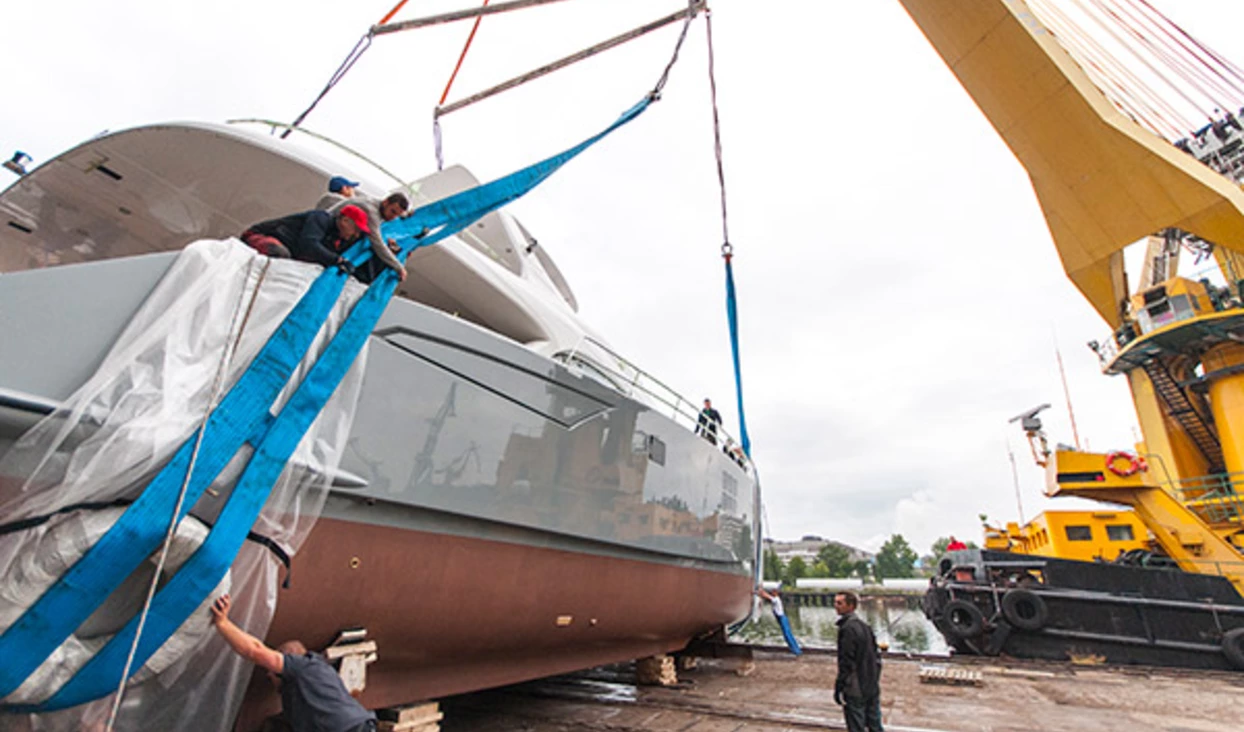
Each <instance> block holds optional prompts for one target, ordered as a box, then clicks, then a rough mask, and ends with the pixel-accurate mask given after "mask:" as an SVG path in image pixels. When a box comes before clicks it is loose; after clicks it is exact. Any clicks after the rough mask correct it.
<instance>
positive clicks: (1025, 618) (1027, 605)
mask: <svg viewBox="0 0 1244 732" xmlns="http://www.w3.org/2000/svg"><path fill="white" fill-rule="evenodd" d="M1002 615H1003V617H1005V618H1006V620H1007V622H1008V623H1010V624H1011V625H1013V626H1015V627H1016V628H1019V629H1020V630H1041V629H1042V628H1044V627H1045V624H1046V623H1047V622H1049V619H1050V609H1049V607H1048V606H1047V605H1046V604H1045V600H1044V599H1042V598H1041V596H1040V595H1038V594H1037V593H1035V592H1033V591H1032V590H1025V589H1023V588H1016V589H1013V590H1007V592H1006V594H1005V595H1003V596H1002Z"/></svg>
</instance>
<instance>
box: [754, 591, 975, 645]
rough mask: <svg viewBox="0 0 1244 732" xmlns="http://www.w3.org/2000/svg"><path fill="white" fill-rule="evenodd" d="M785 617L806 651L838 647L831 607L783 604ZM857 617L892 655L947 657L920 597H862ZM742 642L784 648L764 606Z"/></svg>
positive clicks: (943, 642) (777, 629) (775, 622)
mask: <svg viewBox="0 0 1244 732" xmlns="http://www.w3.org/2000/svg"><path fill="white" fill-rule="evenodd" d="M784 605H785V609H786V617H787V618H788V619H789V620H790V624H791V630H792V631H793V632H794V634H795V637H796V638H797V639H799V642H800V644H802V645H804V646H805V647H809V648H816V647H818V646H819V647H826V646H835V645H837V643H838V626H837V625H836V622H837V620H838V613H836V612H835V611H834V609H833V608H832V607H818V606H806V605H800V604H798V603H795V602H791V601H790V600H786V601H785V603H784ZM858 613H859V615H860V617H861V618H863V619H864V621H865V622H867V623H868V625H869V626H870V627H872V629H873V633H875V634H876V636H877V642H878V643H888V644H889V647H890V650H891V651H906V652H910V653H933V654H949V653H950V647H949V646H947V645H946V642H945V640H944V639H943V638H942V636H941V634H940V633H938V631H937V628H936V627H935V626H934V625H933V623H931V622H930V621H929V620H928V619H927V618H925V617H924V612H923V611H922V609H921V606H920V598H919V597H862V598H860V607H859V610H858ZM739 636H740V637H741V638H743V639H744V640H747V641H751V642H754V643H763V644H767V645H783V644H784V643H785V641H784V640H783V638H782V631H781V628H780V627H779V626H778V624H777V619H776V618H775V617H773V610H772V608H770V606H769V605H768V604H767V603H766V604H765V606H764V609H763V612H762V614H761V616H760V617H759V618H758V619H757V621H756V622H755V623H749V624H748V625H746V626H744V627H743V628H742V629H741V630H740V631H739Z"/></svg>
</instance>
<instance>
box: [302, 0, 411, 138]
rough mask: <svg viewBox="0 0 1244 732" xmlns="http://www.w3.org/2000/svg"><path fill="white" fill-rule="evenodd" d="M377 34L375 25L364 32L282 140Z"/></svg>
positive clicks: (363, 51) (341, 77)
mask: <svg viewBox="0 0 1244 732" xmlns="http://www.w3.org/2000/svg"><path fill="white" fill-rule="evenodd" d="M398 7H401V4H400V3H399V4H398ZM392 12H397V8H394V9H393V11H392ZM375 35H376V29H375V28H374V27H373V28H370V29H369V30H368V31H367V32H366V33H364V34H363V37H362V38H360V39H359V41H358V43H356V44H354V48H353V49H351V50H350V53H349V54H348V55H347V56H346V59H345V60H344V61H342V62H341V65H340V66H338V67H337V70H336V71H334V72H333V75H332V76H331V77H330V78H329V80H328V83H327V84H325V85H324V88H323V89H322V90H321V91H320V93H319V95H318V96H316V98H315V99H314V100H313V101H312V102H311V106H309V107H307V108H306V109H304V110H303V111H302V114H300V115H298V116H297V117H296V118H294V121H293V122H292V123H290V126H289V127H288V128H286V130H285V131H284V132H282V133H281V139H282V140H284V139H285V138H287V137H289V134H290V133H291V132H293V131H294V128H295V127H297V126H298V125H300V124H302V121H303V120H304V119H306V118H307V115H308V114H311V110H313V109H315V106H316V105H317V104H319V103H320V100H321V99H323V98H324V97H326V96H328V93H329V92H330V91H332V90H333V87H335V86H337V84H338V83H339V82H340V81H341V80H342V79H343V78H344V77H345V75H346V73H347V72H348V71H349V70H350V69H352V68H354V64H355V63H357V62H358V60H359V59H360V58H361V57H362V56H363V54H364V53H366V52H367V49H369V48H371V41H372V38H374V37H375Z"/></svg>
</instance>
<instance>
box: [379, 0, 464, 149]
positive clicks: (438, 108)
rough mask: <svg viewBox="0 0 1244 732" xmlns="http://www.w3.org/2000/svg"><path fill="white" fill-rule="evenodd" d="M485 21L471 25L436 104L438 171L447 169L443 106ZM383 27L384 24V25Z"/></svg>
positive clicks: (434, 130) (434, 125)
mask: <svg viewBox="0 0 1244 732" xmlns="http://www.w3.org/2000/svg"><path fill="white" fill-rule="evenodd" d="M486 7H488V0H484V4H483V5H481V6H480V8H481V9H483V8H486ZM483 19H484V16H483V15H477V16H475V23H474V24H472V25H471V33H470V34H469V35H467V39H466V43H464V44H462V53H460V54H458V63H456V64H454V70H453V73H451V74H450V75H449V81H447V82H445V91H443V92H441V98H440V101H438V102H437V103H436V108H435V109H433V110H432V145H433V147H435V148H436V169H437V170H444V169H445V154H444V151H443V149H442V144H443V143H442V138H441V105H443V104H444V103H445V100H446V99H447V98H449V90H450V89H451V88H453V85H454V80H455V79H457V78H458V71H459V70H460V69H461V68H462V62H463V61H464V60H466V55H467V51H469V50H471V42H472V41H474V40H475V32H476V31H477V30H479V24H480V22H481V21H482V20H483ZM382 25H383V24H382Z"/></svg>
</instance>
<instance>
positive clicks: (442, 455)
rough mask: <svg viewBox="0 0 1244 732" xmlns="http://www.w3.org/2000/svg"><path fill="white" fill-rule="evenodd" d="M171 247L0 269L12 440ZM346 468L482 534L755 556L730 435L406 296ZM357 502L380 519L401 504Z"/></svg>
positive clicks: (5, 425)
mask: <svg viewBox="0 0 1244 732" xmlns="http://www.w3.org/2000/svg"><path fill="white" fill-rule="evenodd" d="M174 257H175V254H174V253H164V254H154V255H147V256H139V257H128V258H123V259H115V260H105V261H100V262H92V263H86V264H78V265H69V266H63V267H55V268H46V269H39V270H29V271H24V272H18V273H11V274H4V275H0V314H3V317H0V342H2V343H4V348H3V349H2V350H0V394H2V395H3V396H0V451H3V450H7V448H8V446H9V445H10V444H11V443H12V441H13V439H15V438H16V436H17V435H19V434H20V433H21V432H22V431H24V430H25V429H27V428H28V427H29V426H30V425H31V424H33V422H34V421H35V420H37V418H38V417H40V416H41V413H42V412H45V411H46V410H47V409H49V408H51V407H53V406H54V405H56V404H57V403H59V402H60V401H61V400H63V399H64V398H66V397H68V396H69V395H70V394H71V393H72V392H73V391H74V390H75V389H76V388H77V387H78V386H79V385H81V384H82V383H83V382H84V381H85V380H86V379H87V378H88V377H89V376H90V375H91V374H92V373H93V372H94V370H95V368H96V367H97V366H98V364H99V362H100V360H101V359H102V358H103V356H104V355H105V353H106V352H107V350H108V348H109V346H110V345H111V343H112V342H113V340H115V338H116V337H117V335H118V334H119V333H120V331H121V330H122V329H123V328H124V326H125V324H126V323H127V322H128V320H129V319H130V317H131V316H132V315H133V313H134V312H135V311H136V310H137V308H138V307H139V306H140V305H141V304H142V302H143V300H144V298H145V297H146V294H147V293H148V292H150V290H151V289H152V287H154V285H155V284H156V282H158V280H159V278H160V277H161V276H162V275H163V273H164V272H165V271H166V270H167V268H168V266H169V265H170V264H171V262H172V260H173V258H174ZM342 471H343V472H342V474H341V475H339V476H337V477H336V479H335V481H334V485H335V488H334V490H336V491H338V492H340V493H341V494H342V496H343V498H344V497H346V496H349V497H350V498H351V499H353V500H351V501H348V503H354V504H357V505H360V506H371V507H375V508H376V509H380V508H381V507H383V506H385V505H390V506H409V507H411V508H415V509H426V512H422V511H421V512H416V513H423V514H424V515H437V516H444V517H447V519H446V520H445V521H444V524H443V529H444V531H445V532H446V533H455V532H466V535H470V536H474V537H479V538H488V534H489V533H490V532H499V533H505V531H504V527H515V528H516V529H521V531H518V532H514V536H513V537H512V539H513V540H515V541H518V542H521V543H532V542H533V541H534V542H535V543H536V544H538V545H543V546H550V547H559V546H560V547H562V548H566V549H570V550H576V551H577V550H579V549H581V548H582V547H584V546H585V545H590V546H592V547H594V548H595V549H594V551H598V552H601V553H615V552H616V553H617V554H618V555H626V556H630V557H637V556H643V557H646V558H647V559H648V560H649V561H654V562H659V563H673V564H677V565H679V566H697V567H700V568H703V569H706V570H709V571H718V572H724V573H728V574H738V575H749V574H750V572H751V563H752V556H753V553H754V545H753V537H754V529H753V524H754V521H755V516H754V512H753V510H752V506H753V498H754V486H753V482H752V479H751V477H750V476H749V475H748V474H747V473H746V472H745V471H744V470H743V469H741V468H740V467H739V466H738V465H736V464H735V463H734V462H733V461H732V460H731V459H730V458H728V457H727V456H726V455H724V454H723V453H722V452H721V450H720V449H719V448H718V447H716V446H713V445H711V444H709V443H708V442H706V441H705V440H703V439H701V438H699V437H697V436H695V435H693V434H692V433H691V432H689V431H688V430H687V429H685V428H683V427H682V426H680V425H678V424H675V423H674V422H673V421H672V420H671V419H669V418H667V417H665V416H664V415H662V414H658V413H657V412H655V411H654V410H652V409H650V408H649V407H647V406H645V405H643V404H641V403H639V402H637V401H635V400H633V399H630V398H628V397H626V396H624V395H622V394H621V393H619V392H617V391H616V390H614V389H611V388H609V387H606V386H604V385H602V384H601V383H599V382H597V381H594V380H592V379H590V378H587V377H585V376H580V375H577V374H575V373H572V372H571V371H569V370H568V369H567V368H566V367H564V366H563V365H561V364H559V363H556V362H554V361H552V360H550V359H547V358H545V357H543V356H540V355H538V354H535V353H533V352H531V351H530V350H528V349H526V348H524V347H523V346H521V345H519V344H517V343H514V342H512V341H509V340H507V339H505V338H502V337H500V336H498V335H496V334H495V333H492V332H491V331H488V330H485V329H483V328H480V327H478V326H476V325H473V324H471V323H468V322H466V321H463V320H460V319H457V318H454V317H452V316H450V315H447V314H445V313H442V312H440V311H436V310H433V309H431V308H428V307H425V306H422V305H418V304H415V303H412V302H410V301H406V300H395V301H394V302H393V303H392V304H391V305H390V307H389V308H388V310H387V311H386V313H385V315H384V316H383V318H382V320H381V322H380V324H379V326H378V327H377V329H376V331H375V333H374V335H373V338H372V342H371V347H370V353H369V357H368V362H367V370H366V372H365V377H364V385H363V390H362V395H361V398H360V404H359V408H358V411H357V415H356V419H355V423H354V429H353V432H352V434H351V437H350V441H349V446H348V449H347V451H346V455H345V457H344V459H343V463H342ZM0 478H3V479H7V480H13V479H20V476H0ZM341 505H344V504H342V503H341V502H338V501H330V502H329V504H328V507H327V508H326V513H325V516H326V517H334V518H337V517H336V516H335V515H334V514H335V512H336V511H337V510H338V509H337V508H335V507H337V506H341ZM350 513H351V516H350V517H349V518H348V519H347V520H351V521H360V520H361V521H365V522H371V521H374V522H376V523H377V524H378V525H379V524H386V525H387V524H390V523H392V521H394V520H396V519H395V518H394V517H395V516H400V515H402V512H393V511H390V512H385V511H383V510H364V511H357V510H356V511H351V512H350ZM448 517H453V518H454V520H449V519H448ZM339 518H345V517H339ZM0 521H2V517H0ZM420 528H421V530H428V527H426V526H422V527H420ZM537 537H538V538H537ZM503 540H504V539H503Z"/></svg>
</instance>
